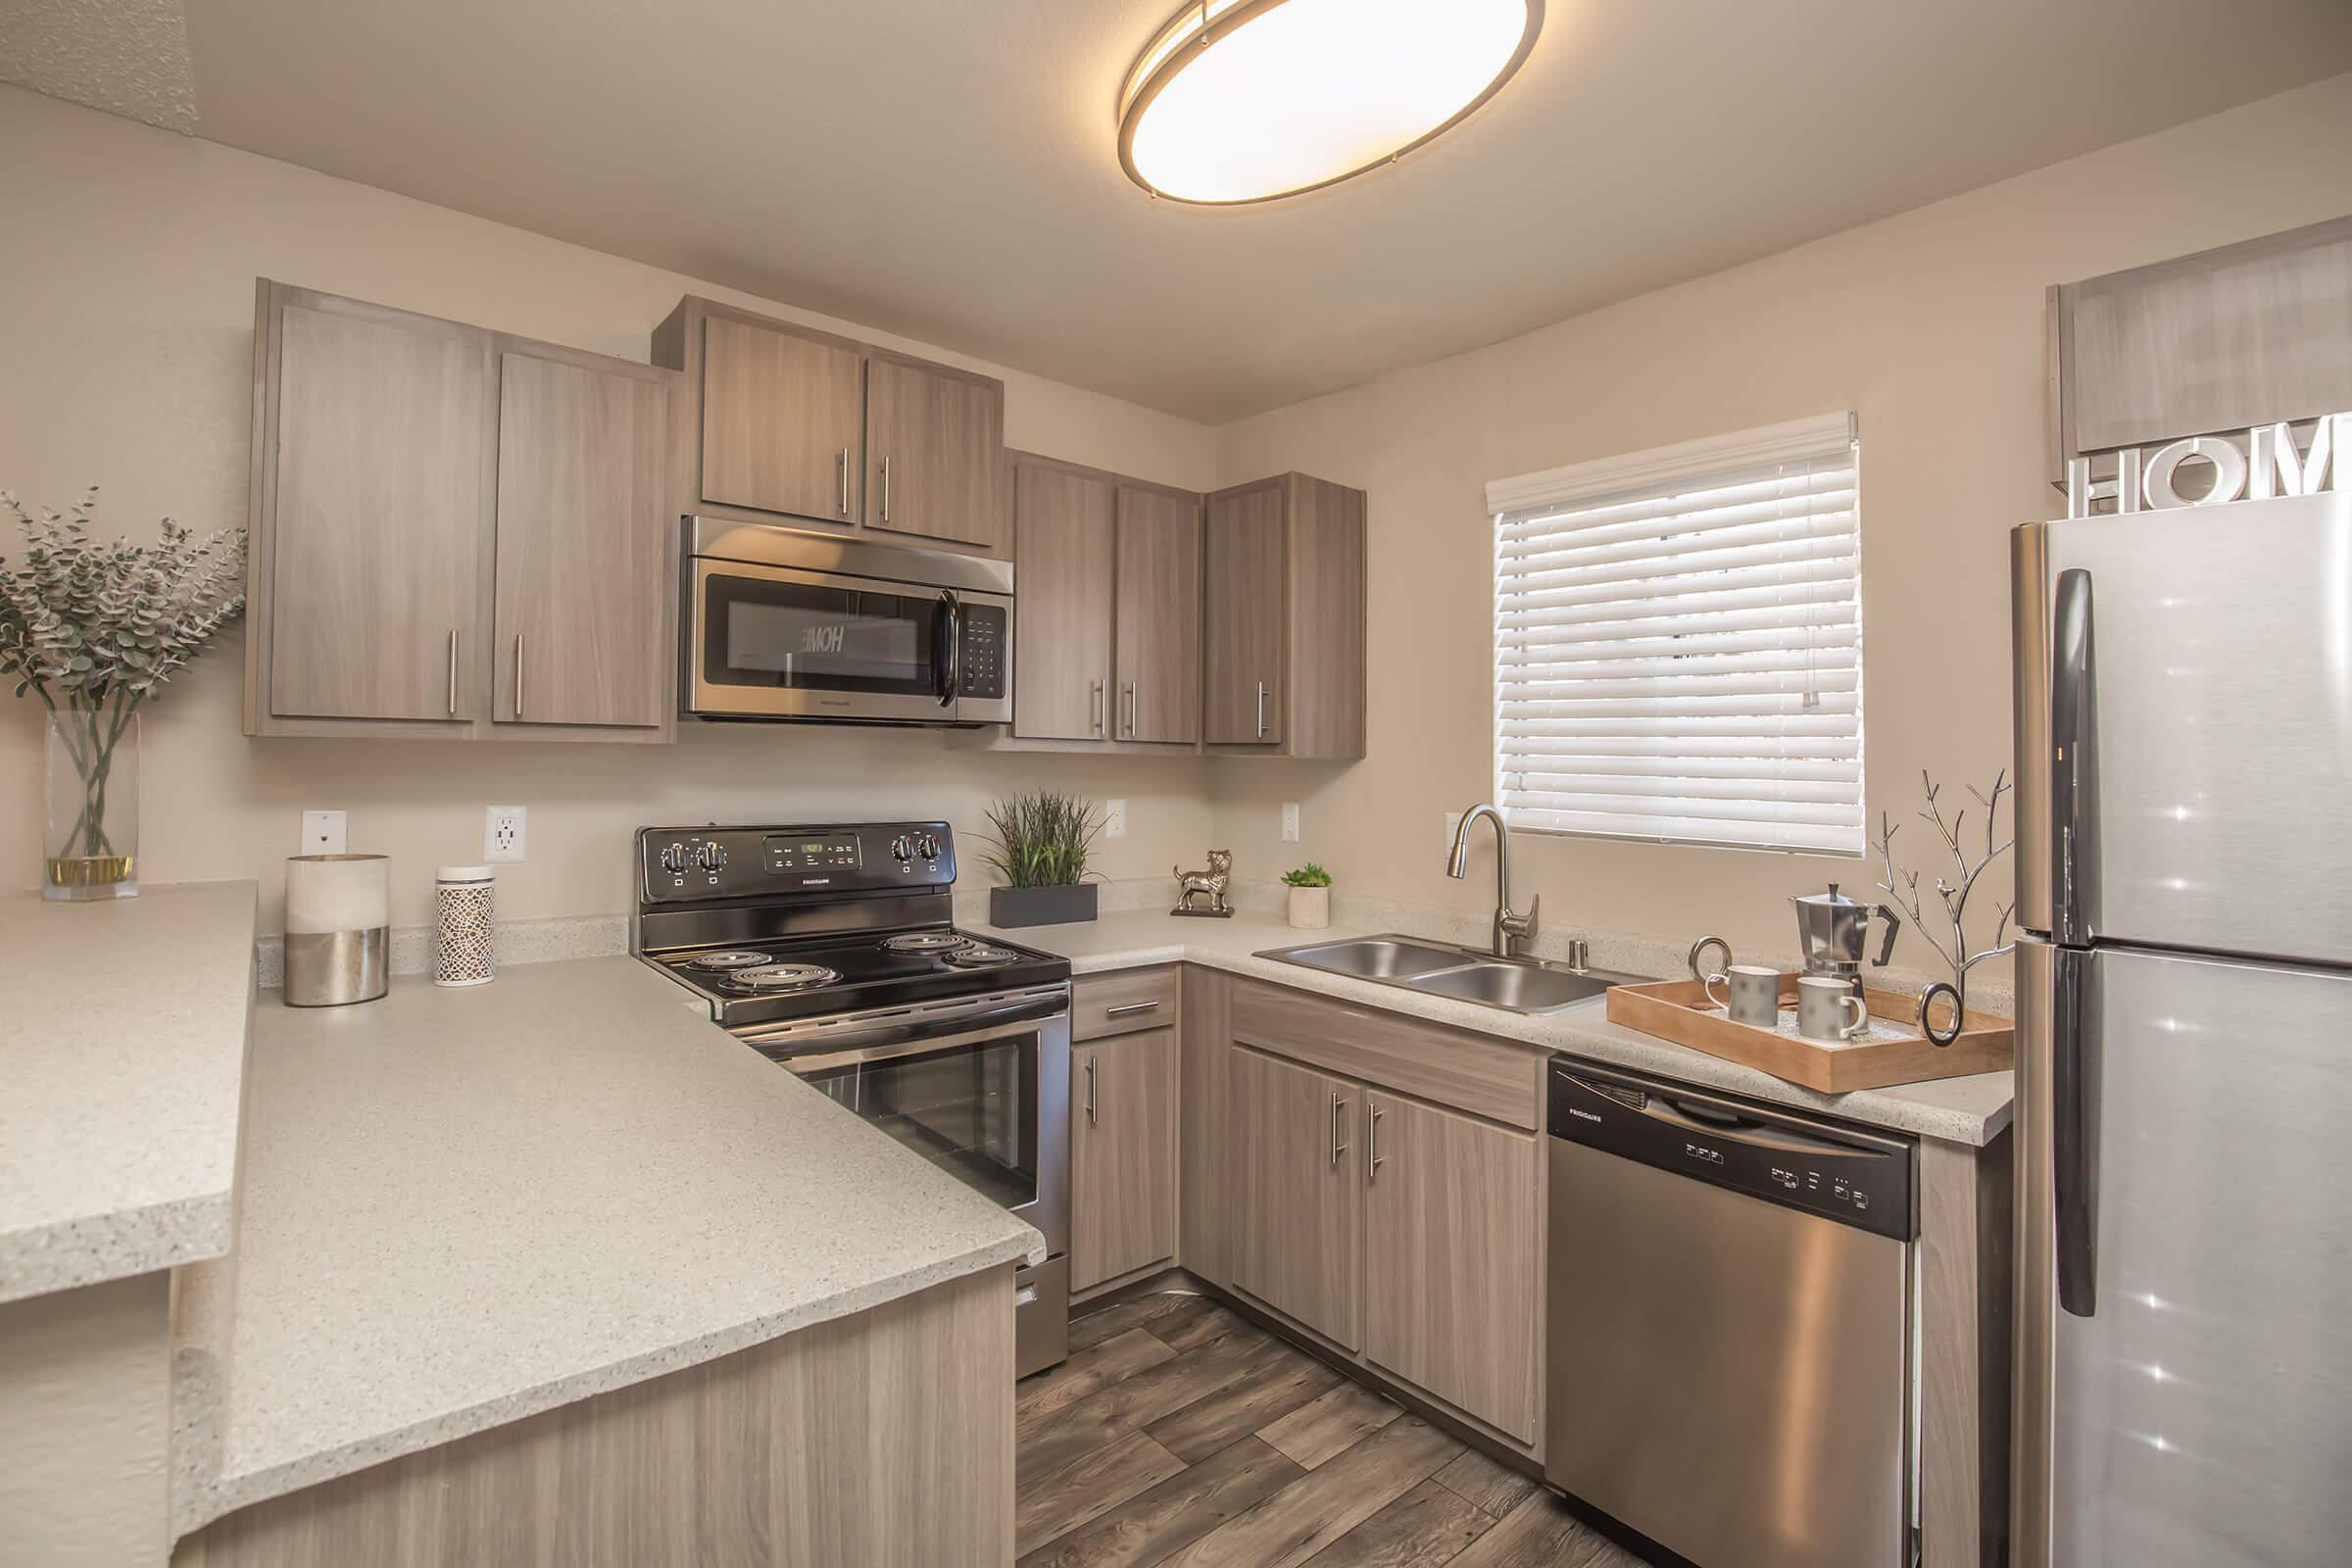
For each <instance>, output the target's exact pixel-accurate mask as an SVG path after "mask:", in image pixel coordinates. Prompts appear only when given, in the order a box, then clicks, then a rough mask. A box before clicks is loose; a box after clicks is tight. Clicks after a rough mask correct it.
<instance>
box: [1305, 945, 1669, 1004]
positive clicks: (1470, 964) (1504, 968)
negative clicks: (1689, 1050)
mask: <svg viewBox="0 0 2352 1568" xmlns="http://www.w3.org/2000/svg"><path fill="white" fill-rule="evenodd" d="M1258 956H1259V957H1261V958H1276V959H1279V960H1281V961H1282V962H1284V963H1295V964H1297V965H1299V967H1300V968H1302V969H1321V970H1323V971H1324V972H1325V973H1327V974H1345V975H1353V976H1354V977H1355V978H1357V979H1359V980H1371V981H1376V982H1378V983H1379V984H1381V985H1390V986H1396V987H1397V988H1398V989H1399V990H1403V991H1419V992H1423V993H1425V994H1427V995H1430V996H1438V997H1451V998H1453V999H1454V1000H1456V1001H1458V1002H1474V1003H1477V1004H1478V1005H1480V1006H1484V1007H1494V1008H1496V1009H1497V1010H1499V1011H1503V1012H1518V1013H1544V1012H1557V1011H1559V1010H1560V1009H1561V1008H1562V1007H1568V1006H1573V1005H1576V1004H1577V1003H1580V1002H1584V1001H1587V1000H1589V999H1591V998H1593V997H1597V996H1599V995H1601V994H1602V993H1603V992H1605V991H1607V990H1608V989H1609V987H1611V986H1613V985H1630V984H1637V983H1639V982H1640V981H1641V979H1642V976H1640V975H1633V974H1617V973H1614V972H1612V971H1609V970H1604V969H1586V968H1572V967H1569V966H1568V965H1565V964H1557V963H1548V962H1545V961H1544V959H1541V958H1497V957H1495V956H1493V955H1492V954H1484V953H1478V952H1474V951H1473V950H1471V949H1469V948H1457V947H1453V946H1451V945H1450V944H1447V943H1444V942H1432V941H1429V940H1427V939H1425V938H1421V937H1405V936H1377V937H1358V938H1353V939H1350V940H1348V941H1343V942H1310V943H1307V944H1306V945H1304V946H1303V947H1296V948H1278V949H1275V950H1274V951H1272V952H1269V953H1261V954H1259V955H1258Z"/></svg>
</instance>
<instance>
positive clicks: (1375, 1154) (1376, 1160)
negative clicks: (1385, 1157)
mask: <svg viewBox="0 0 2352 1568" xmlns="http://www.w3.org/2000/svg"><path fill="white" fill-rule="evenodd" d="M1387 1114H1388V1112H1387V1111H1385V1110H1383V1109H1381V1108H1380V1107H1379V1106H1378V1105H1374V1106H1373V1107H1372V1121H1371V1125H1370V1126H1369V1127H1368V1128H1366V1130H1365V1132H1364V1152H1365V1153H1367V1154H1369V1155H1371V1156H1372V1158H1371V1162H1370V1164H1369V1166H1368V1167H1367V1168H1366V1170H1365V1172H1364V1180H1366V1181H1370V1180H1371V1179H1372V1178H1373V1177H1374V1176H1375V1175H1378V1174H1379V1172H1380V1161H1381V1152H1380V1118H1381V1117H1383V1116H1386V1115H1387Z"/></svg>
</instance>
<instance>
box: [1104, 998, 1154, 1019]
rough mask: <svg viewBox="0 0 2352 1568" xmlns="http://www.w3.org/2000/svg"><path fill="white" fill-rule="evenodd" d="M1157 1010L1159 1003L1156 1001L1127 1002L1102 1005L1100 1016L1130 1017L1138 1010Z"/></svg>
mask: <svg viewBox="0 0 2352 1568" xmlns="http://www.w3.org/2000/svg"><path fill="white" fill-rule="evenodd" d="M1158 1010H1159V1004H1158V1003H1156V1002H1129V1003H1125V1004H1123V1005H1119V1006H1116V1007H1104V1008H1103V1017H1105V1018H1132V1017H1134V1016H1135V1015H1136V1014H1137V1013H1139V1012H1157V1011H1158Z"/></svg>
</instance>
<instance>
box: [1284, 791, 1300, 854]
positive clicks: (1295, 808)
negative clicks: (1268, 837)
mask: <svg viewBox="0 0 2352 1568" xmlns="http://www.w3.org/2000/svg"><path fill="white" fill-rule="evenodd" d="M1282 842H1283V843H1285V844H1296V843H1298V842H1299V803H1298V802H1297V801H1285V802H1283V803H1282Z"/></svg>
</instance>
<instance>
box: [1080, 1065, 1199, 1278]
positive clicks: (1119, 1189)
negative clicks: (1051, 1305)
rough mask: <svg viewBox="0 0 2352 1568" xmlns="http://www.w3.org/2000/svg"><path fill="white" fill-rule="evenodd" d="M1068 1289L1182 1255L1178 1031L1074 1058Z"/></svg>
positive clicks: (1172, 1259) (1168, 1260) (1171, 1259)
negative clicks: (1179, 1250)
mask: <svg viewBox="0 0 2352 1568" xmlns="http://www.w3.org/2000/svg"><path fill="white" fill-rule="evenodd" d="M1070 1084H1071V1099H1072V1101H1073V1105H1072V1108H1071V1112H1070V1120H1071V1123H1072V1126H1071V1129H1070V1289H1071V1290H1073V1291H1084V1290H1090V1289H1092V1288H1093V1287H1095V1286H1097V1285H1100V1284H1102V1283H1103V1281H1104V1280H1112V1279H1117V1278H1118V1277H1119V1276H1120V1275H1122V1274H1132V1273H1134V1272H1135V1271H1136V1270H1137V1269H1140V1268H1144V1267H1147V1266H1149V1265H1151V1264H1153V1263H1166V1262H1172V1261H1174V1259H1175V1256H1176V1103H1177V1098H1178V1095H1179V1093H1180V1087H1179V1079H1178V1062H1177V1047H1176V1031H1175V1030H1174V1029H1152V1030H1147V1031H1146V1032H1144V1033H1142V1034H1135V1035H1124V1036H1119V1037H1115V1038H1112V1039H1108V1040H1103V1041H1100V1042H1098V1043H1095V1044H1092V1045H1084V1046H1080V1047H1078V1048H1077V1049H1076V1050H1075V1051H1073V1052H1072V1053H1071V1054H1070Z"/></svg>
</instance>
